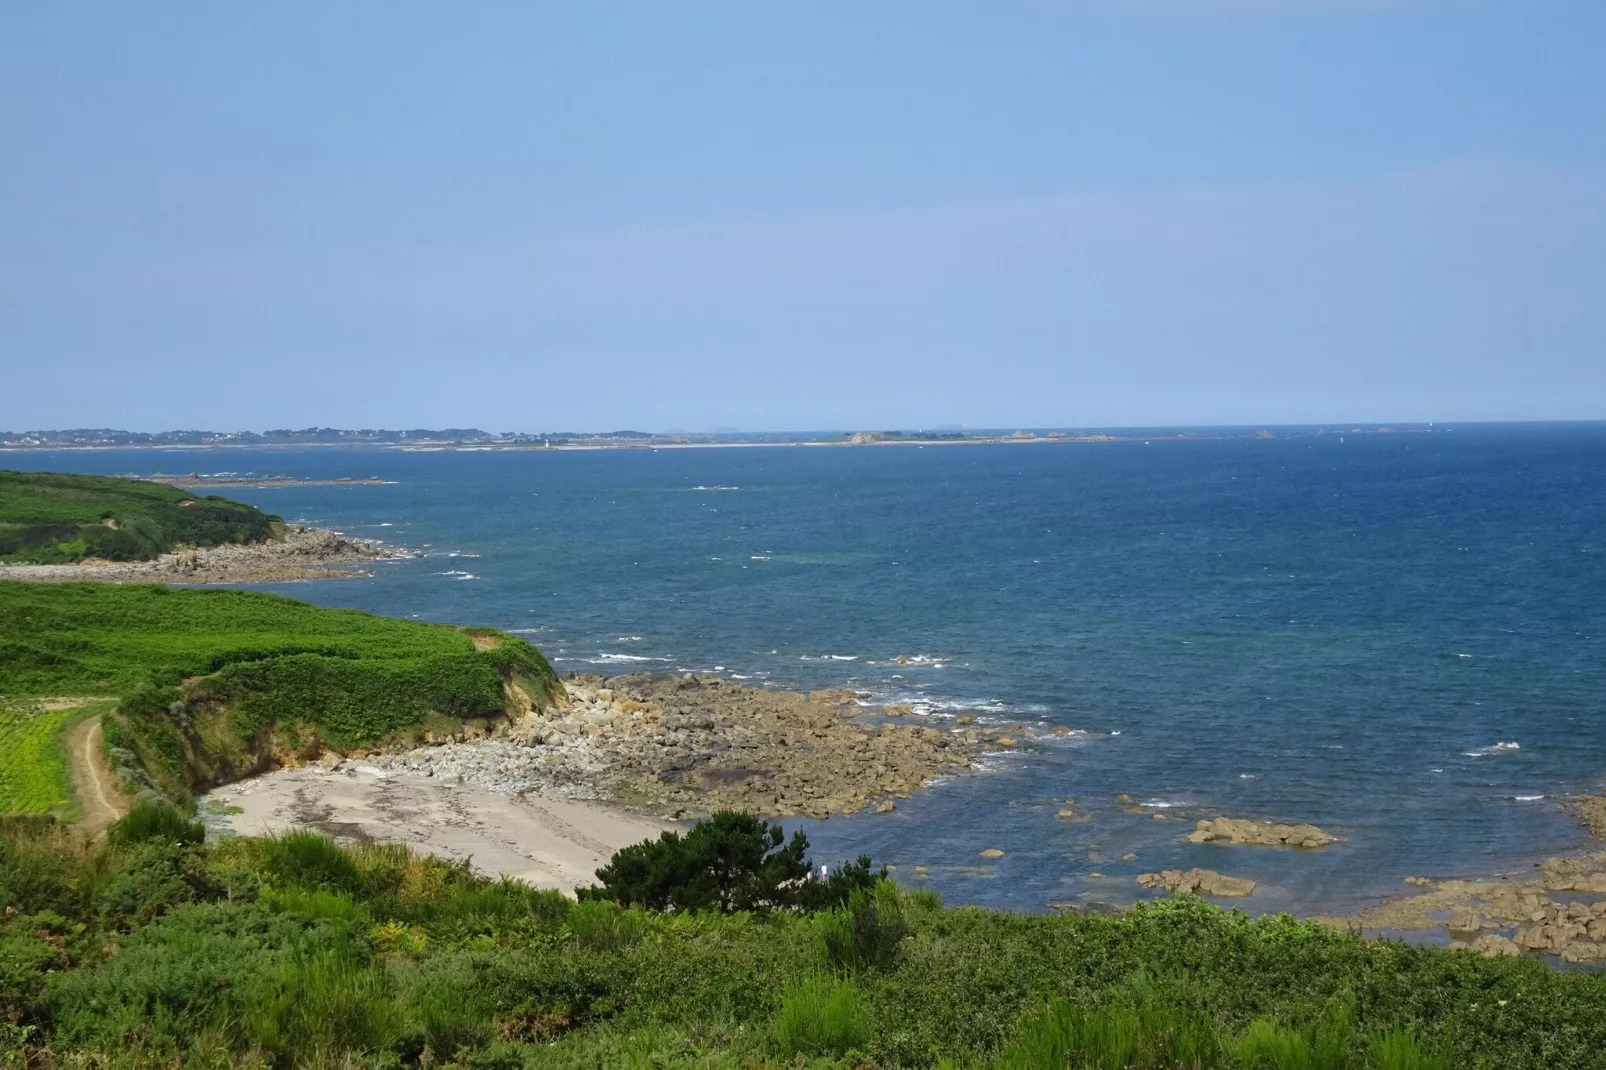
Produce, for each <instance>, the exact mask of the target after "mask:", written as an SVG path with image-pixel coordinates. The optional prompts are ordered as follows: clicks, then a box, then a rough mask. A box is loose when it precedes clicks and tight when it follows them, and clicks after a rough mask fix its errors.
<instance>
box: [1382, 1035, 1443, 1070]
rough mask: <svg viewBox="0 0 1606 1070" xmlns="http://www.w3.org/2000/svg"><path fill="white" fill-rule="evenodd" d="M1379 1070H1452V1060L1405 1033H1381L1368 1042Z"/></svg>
mask: <svg viewBox="0 0 1606 1070" xmlns="http://www.w3.org/2000/svg"><path fill="white" fill-rule="evenodd" d="M1367 1049H1368V1051H1369V1053H1370V1054H1371V1056H1372V1065H1373V1066H1375V1067H1376V1070H1450V1058H1449V1056H1447V1055H1445V1054H1444V1053H1442V1052H1440V1051H1437V1050H1433V1049H1430V1048H1428V1047H1427V1046H1426V1045H1424V1044H1423V1043H1422V1042H1421V1041H1420V1040H1418V1039H1417V1038H1416V1036H1414V1035H1413V1034H1412V1033H1410V1032H1409V1031H1407V1030H1405V1029H1401V1028H1398V1027H1396V1028H1393V1029H1383V1030H1378V1031H1377V1032H1375V1033H1373V1034H1372V1035H1371V1036H1370V1037H1368V1038H1367Z"/></svg>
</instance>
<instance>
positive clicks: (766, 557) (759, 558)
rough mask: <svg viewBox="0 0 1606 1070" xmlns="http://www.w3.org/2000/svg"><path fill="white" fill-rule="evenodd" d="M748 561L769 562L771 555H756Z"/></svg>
mask: <svg viewBox="0 0 1606 1070" xmlns="http://www.w3.org/2000/svg"><path fill="white" fill-rule="evenodd" d="M748 560H749V561H768V560H770V555H769V554H754V555H753V556H752V557H750V558H748Z"/></svg>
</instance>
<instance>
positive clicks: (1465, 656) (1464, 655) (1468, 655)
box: [1456, 653, 1472, 658]
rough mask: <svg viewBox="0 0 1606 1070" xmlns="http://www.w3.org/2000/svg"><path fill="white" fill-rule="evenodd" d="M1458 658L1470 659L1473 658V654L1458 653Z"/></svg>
mask: <svg viewBox="0 0 1606 1070" xmlns="http://www.w3.org/2000/svg"><path fill="white" fill-rule="evenodd" d="M1456 657H1458V658H1470V657H1472V655H1471V654H1459V653H1458V654H1456Z"/></svg>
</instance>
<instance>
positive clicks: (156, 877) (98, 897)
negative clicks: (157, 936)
mask: <svg viewBox="0 0 1606 1070" xmlns="http://www.w3.org/2000/svg"><path fill="white" fill-rule="evenodd" d="M120 860H121V868H120V869H118V870H117V871H115V872H113V873H110V874H108V875H106V876H105V877H103V878H102V879H101V881H100V882H99V884H98V885H97V887H96V888H95V909H96V912H97V913H98V914H99V916H100V919H101V922H102V924H104V925H105V926H107V927H108V928H111V929H126V928H131V927H134V926H138V925H144V924H146V923H148V922H150V921H152V920H153V919H155V918H156V917H158V916H159V915H161V914H165V913H166V912H167V911H169V910H171V909H173V908H174V907H177V906H182V905H183V904H185V903H193V902H196V901H198V900H206V899H209V898H212V893H213V888H212V884H211V881H210V880H209V877H208V874H207V873H206V869H205V863H204V860H203V859H202V858H201V856H200V855H198V854H197V853H196V852H195V851H193V850H190V849H188V848H185V847H180V846H179V845H177V844H174V843H170V842H167V841H165V840H161V839H151V840H147V841H145V842H142V843H139V844H137V845H136V846H134V847H133V848H131V849H130V850H128V851H127V852H126V853H125V854H122V855H121V856H120Z"/></svg>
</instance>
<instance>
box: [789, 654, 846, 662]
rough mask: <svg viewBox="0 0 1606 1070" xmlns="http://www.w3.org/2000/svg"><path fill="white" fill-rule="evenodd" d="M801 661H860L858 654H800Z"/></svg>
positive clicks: (798, 657)
mask: <svg viewBox="0 0 1606 1070" xmlns="http://www.w3.org/2000/svg"><path fill="white" fill-rule="evenodd" d="M797 659H798V660H799V661H858V660H859V655H857V654H799V655H798V656H797Z"/></svg>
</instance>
